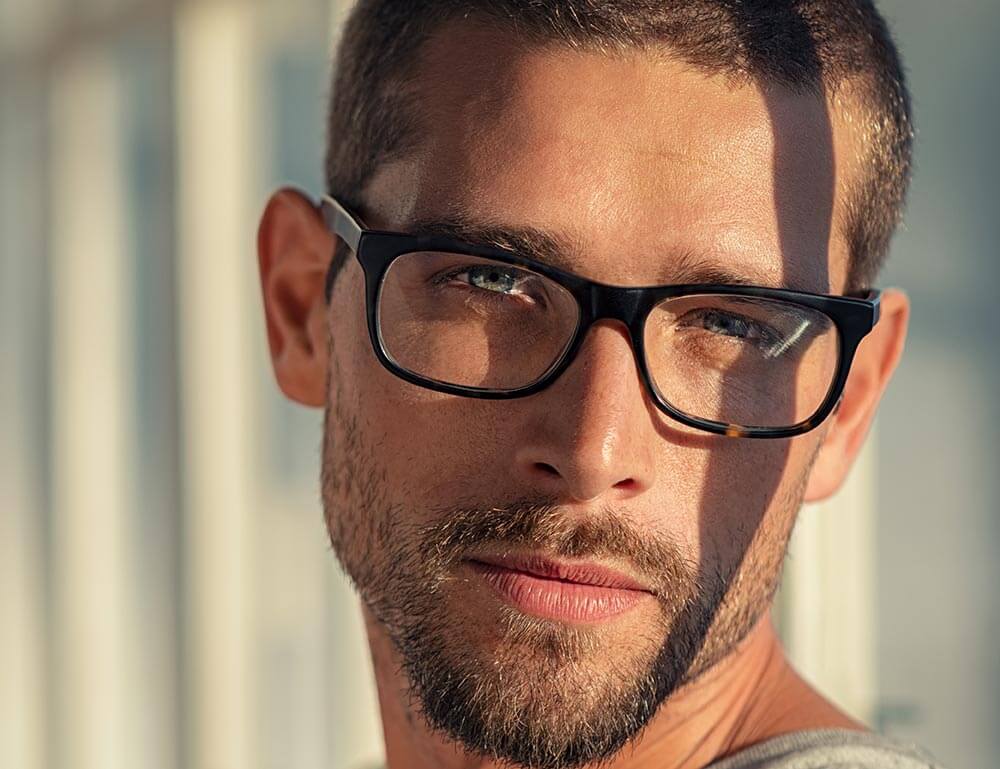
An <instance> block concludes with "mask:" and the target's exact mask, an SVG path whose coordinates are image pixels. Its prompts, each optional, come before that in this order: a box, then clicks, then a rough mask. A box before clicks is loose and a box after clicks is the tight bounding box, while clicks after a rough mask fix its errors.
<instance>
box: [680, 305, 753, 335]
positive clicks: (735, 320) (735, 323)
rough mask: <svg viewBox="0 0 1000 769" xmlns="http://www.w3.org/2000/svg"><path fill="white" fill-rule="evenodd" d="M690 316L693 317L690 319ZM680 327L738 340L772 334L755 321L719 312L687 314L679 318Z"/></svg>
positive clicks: (708, 311) (709, 311)
mask: <svg viewBox="0 0 1000 769" xmlns="http://www.w3.org/2000/svg"><path fill="white" fill-rule="evenodd" d="M692 315H693V316H694V317H690V316H692ZM680 325H681V326H693V327H696V328H703V329H705V330H706V331H711V332H712V333H713V334H721V335H723V336H731V337H736V338H739V339H763V338H766V337H768V336H770V335H771V333H773V332H770V331H769V329H767V328H766V327H765V326H764V325H763V324H761V323H758V322H757V321H755V320H751V319H750V318H747V317H744V316H742V315H736V314H734V313H730V312H722V311H720V310H699V311H695V312H693V313H688V314H687V315H685V316H684V317H683V318H681V322H680Z"/></svg>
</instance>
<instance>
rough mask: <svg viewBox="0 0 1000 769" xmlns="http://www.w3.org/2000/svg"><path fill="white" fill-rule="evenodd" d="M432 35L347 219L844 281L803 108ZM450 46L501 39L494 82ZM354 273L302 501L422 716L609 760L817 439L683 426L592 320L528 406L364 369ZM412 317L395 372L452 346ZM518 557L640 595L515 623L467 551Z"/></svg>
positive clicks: (750, 591) (410, 311)
mask: <svg viewBox="0 0 1000 769" xmlns="http://www.w3.org/2000/svg"><path fill="white" fill-rule="evenodd" d="M449 40H450V41H451V42H450V43H449V45H447V46H445V45H441V44H437V43H434V42H432V43H431V44H430V46H429V48H428V55H427V57H426V59H425V61H424V62H423V65H422V66H423V71H422V73H421V75H422V77H421V82H426V83H428V84H429V85H428V87H427V93H426V99H425V100H424V101H422V105H423V107H424V110H425V113H424V114H423V116H422V117H423V119H424V120H425V123H426V126H425V127H426V134H425V136H424V141H423V142H422V143H421V146H420V148H419V149H418V150H417V151H416V152H414V153H413V154H412V155H411V156H409V157H407V158H404V159H402V160H399V161H396V162H393V163H390V164H387V165H386V166H385V167H384V168H383V169H382V170H381V171H380V172H379V173H377V174H376V177H375V179H374V181H373V182H372V184H371V185H370V187H369V188H368V190H367V191H366V196H365V197H366V200H367V203H366V208H367V209H369V210H370V212H371V213H370V215H368V216H367V219H368V224H369V225H370V226H373V227H378V228H386V229H398V230H401V231H405V230H406V229H407V225H408V223H409V222H411V221H413V220H414V219H416V218H423V219H426V218H429V217H430V218H433V216H434V215H438V214H444V213H447V212H453V211H461V212H462V213H463V215H464V216H467V217H471V218H474V219H479V220H481V221H483V222H488V223H497V222H500V223H505V224H512V225H518V226H530V227H534V228H538V229H539V230H542V231H546V232H553V233H559V234H560V239H561V240H562V241H564V242H572V243H574V244H576V245H577V248H578V253H577V254H576V257H577V258H578V260H580V261H581V262H582V263H583V264H584V265H585V271H586V276H587V277H590V278H592V279H595V280H601V281H603V282H607V283H619V284H626V285H628V284H630V285H642V284H650V283H662V282H668V281H669V280H670V277H669V276H670V275H671V270H672V269H674V267H675V265H676V263H677V260H678V259H680V256H681V255H683V254H690V253H692V252H693V253H698V254H704V255H706V256H705V258H707V259H713V260H717V261H718V262H719V263H720V264H723V265H725V266H726V267H728V268H729V269H730V270H736V271H740V270H745V271H747V272H748V273H749V274H756V275H762V276H765V277H766V278H767V279H768V280H769V281H770V282H771V283H772V284H773V285H795V286H797V287H800V288H803V289H805V290H814V291H825V290H828V289H829V287H830V286H831V285H837V286H839V285H841V284H842V281H843V276H844V274H845V270H846V256H845V247H844V244H843V243H842V242H841V240H840V238H839V236H838V235H837V233H836V232H835V231H833V230H831V224H830V223H831V221H835V219H836V206H835V204H834V201H835V200H836V199H837V197H838V196H835V195H834V191H835V184H836V180H835V178H834V174H833V157H834V155H835V151H836V149H837V147H838V146H839V144H840V143H841V142H842V141H843V140H842V139H841V138H840V137H841V134H840V132H839V129H837V130H834V129H835V128H836V126H831V125H830V123H829V120H828V118H827V116H826V111H825V109H824V105H823V104H822V103H821V102H820V101H818V100H813V99H811V98H810V97H804V96H793V95H790V94H786V93H782V92H778V91H777V90H772V91H771V93H770V94H769V95H768V97H767V98H765V97H764V96H763V95H762V94H761V92H760V91H758V90H757V89H756V88H752V87H746V88H742V89H736V90H734V89H731V88H730V87H729V86H727V84H726V83H725V81H724V80H723V79H722V78H708V77H705V76H704V75H701V74H698V73H695V72H693V71H691V70H689V69H688V68H686V67H684V66H682V65H680V64H678V63H677V62H674V61H671V60H669V59H666V58H659V59H654V58H651V57H644V56H642V55H638V54H636V55H630V56H627V57H624V56H623V57H621V58H615V59H611V58H606V57H603V56H600V55H597V54H591V53H583V52H578V51H577V52H572V51H564V50H536V51H533V52H530V53H526V52H525V51H523V50H515V49H514V48H511V47H510V44H509V43H508V42H505V39H504V38H503V37H502V36H495V35H490V34H488V33H483V32H481V31H480V32H476V31H472V32H470V33H469V34H463V35H462V36H459V37H457V38H456V37H454V36H450V37H449ZM456 41H457V42H456ZM469 57H478V58H479V59H483V58H486V57H496V60H497V61H501V62H504V64H503V66H500V65H498V66H499V68H500V69H501V70H503V72H504V75H505V77H502V78H496V77H495V73H496V71H497V68H495V67H494V68H485V67H484V68H480V69H476V70H470V69H469V68H463V66H462V64H463V62H465V61H468V60H469ZM486 70H489V71H490V72H492V73H494V77H492V78H491V79H489V80H484V79H482V78H480V76H479V75H477V73H478V72H483V71H486ZM456 73H461V74H458V75H456ZM801 147H809V148H810V149H809V151H808V152H802V151H801V150H800V149H799V148H801ZM778 201H795V203H794V205H786V206H781V205H779V203H778ZM359 273H360V271H359V269H358V266H357V265H356V264H351V265H349V266H348V267H347V268H346V271H345V274H344V277H343V278H342V279H341V280H340V281H339V282H338V284H337V288H336V290H335V293H334V297H333V303H332V306H333V310H332V313H333V315H332V317H333V319H334V320H333V323H334V327H333V333H332V340H331V361H332V370H331V376H330V383H329V398H330V403H329V408H328V411H327V424H326V433H325V443H324V484H323V498H324V504H325V508H326V515H327V522H328V526H329V528H330V533H331V539H332V542H333V545H334V548H335V550H336V552H337V555H338V557H339V558H340V560H341V562H342V564H343V565H344V568H345V570H346V571H347V573H348V574H349V575H350V576H351V578H352V579H353V580H354V582H355V583H356V585H357V586H358V588H359V590H360V592H361V594H362V597H363V598H364V600H365V602H366V604H367V605H368V607H369V608H370V609H371V610H372V612H373V614H374V615H375V616H376V618H377V619H378V621H379V623H380V627H381V632H384V633H385V634H386V635H387V636H388V637H389V638H390V639H391V641H392V643H393V645H394V647H395V649H396V652H397V653H398V655H399V657H400V660H401V663H402V666H403V668H404V670H405V672H406V675H407V679H408V682H409V686H410V687H411V689H412V691H413V693H414V694H415V695H416V701H417V703H418V704H419V707H420V709H421V711H422V712H423V714H424V715H425V717H426V718H427V720H428V721H429V722H430V723H431V725H433V726H435V727H437V728H439V729H441V730H443V731H444V732H446V733H447V734H449V735H450V736H452V737H454V738H456V739H458V740H459V741H461V742H462V743H463V744H464V745H465V746H466V747H467V748H468V749H470V750H472V751H476V752H479V753H482V754H484V755H492V756H494V757H502V758H506V759H508V760H512V761H515V762H517V763H522V764H525V765H533V766H540V767H553V768H554V767H564V766H572V765H576V764H580V763H584V762H587V761H592V760H594V759H597V758H600V757H604V756H608V755H611V754H612V753H614V752H615V751H616V750H618V749H619V748H620V747H621V746H622V745H623V744H624V743H625V742H626V741H628V740H629V739H631V738H632V737H634V736H635V735H636V734H637V733H638V732H639V731H640V730H641V729H642V727H643V726H644V725H645V724H646V723H647V722H648V720H649V719H650V718H651V717H652V716H653V714H654V713H655V711H656V709H657V707H658V706H659V705H660V703H662V702H663V701H664V700H665V699H666V698H668V697H669V696H670V694H671V693H672V692H673V691H675V690H676V689H677V688H678V687H679V686H681V685H682V684H683V683H685V682H686V681H689V680H692V679H693V678H695V677H696V676H697V675H699V674H701V673H703V672H704V671H705V670H706V669H708V668H709V667H710V666H712V665H713V664H715V663H717V662H718V661H719V660H721V659H722V658H724V657H725V656H726V655H727V654H728V653H730V652H731V650H732V649H733V647H734V646H735V644H737V642H739V641H740V640H741V639H742V638H743V637H745V635H746V634H747V632H748V631H749V630H750V628H751V627H752V626H753V624H754V623H755V622H756V621H757V619H759V617H760V616H761V614H762V613H763V612H765V611H766V610H767V608H768V607H769V603H770V598H771V595H772V593H773V590H774V588H775V586H776V584H777V580H778V576H779V571H780V564H781V561H782V557H783V554H784V548H785V545H786V542H787V537H788V534H789V532H790V529H791V525H792V523H793V520H794V515H795V512H796V511H797V509H798V507H799V505H800V503H801V499H802V493H803V484H804V481H805V479H806V477H807V473H808V470H809V466H810V462H811V461H812V459H813V457H814V456H815V451H816V448H817V446H818V445H819V441H820V439H821V437H822V431H821V430H820V431H816V432H815V433H812V434H807V435H805V436H801V437H799V438H795V439H792V440H777V441H749V440H733V439H727V438H723V437H718V436H709V435H707V434H697V433H694V432H693V431H691V430H687V429H681V428H679V426H678V425H677V424H675V423H672V422H670V420H668V419H667V418H666V417H665V416H664V415H663V414H661V413H660V412H658V411H657V410H656V409H655V407H653V406H652V404H651V403H650V402H649V400H648V395H647V394H646V393H645V391H644V389H643V386H642V383H641V382H640V381H639V378H638V374H637V372H636V369H635V365H634V359H633V358H632V353H631V350H630V349H629V347H628V345H627V343H625V341H624V335H623V334H622V333H621V330H620V329H616V328H614V327H612V326H609V325H607V324H599V326H598V327H595V329H593V333H592V334H591V335H590V337H589V338H588V340H587V342H585V344H584V347H583V348H582V349H581V352H580V357H579V358H578V359H577V360H576V361H575V362H574V364H573V365H572V366H571V367H570V368H569V369H568V370H567V371H566V372H565V373H564V374H563V376H562V377H561V378H560V379H559V380H558V381H557V382H555V383H554V384H553V385H552V386H551V387H550V388H548V389H547V390H544V391H543V392H541V393H538V394H536V395H533V396H531V397H528V398H524V399H518V400H511V401H488V400H473V399H467V398H459V397H454V396H447V395H442V394H441V393H434V392H431V391H428V390H423V389H421V388H418V387H415V386H413V385H410V384H408V383H406V382H403V381H401V380H399V379H397V378H396V377H393V376H392V375H391V374H389V373H388V372H386V371H385V370H384V369H382V368H381V367H380V366H379V365H378V363H377V361H375V360H374V357H373V355H372V351H371V347H370V343H369V340H368V338H367V336H366V331H365V326H364V311H363V307H362V306H361V305H362V304H363V301H362V297H363V290H362V286H361V276H360V274H359ZM404 277H405V275H404ZM494 279H499V278H496V277H495V276H494ZM398 286H405V283H399V284H397V288H396V289H394V290H397V294H398V295H395V296H394V298H393V301H394V302H395V304H394V305H393V307H395V308H396V311H398V317H402V318H404V319H412V318H413V317H415V314H416V313H417V312H418V311H419V312H420V313H422V316H421V317H424V316H426V317H430V318H436V317H438V316H441V317H444V315H447V314H448V312H449V311H451V312H452V314H454V312H455V311H457V305H456V307H451V308H450V310H449V306H448V305H444V304H437V305H434V306H427V307H417V308H415V307H414V306H413V304H412V301H411V300H410V298H409V297H408V296H407V295H406V294H405V293H403V292H402V290H401V289H399V288H398ZM339 308H344V309H339ZM464 309H465V310H467V309H468V308H467V307H465V308H464ZM466 317H471V316H466ZM470 323H471V321H470ZM411 325H412V324H411ZM407 328H408V327H407V326H405V325H400V326H398V327H397V331H396V332H397V333H398V338H396V339H394V340H393V341H394V342H395V343H396V344H397V345H398V348H399V349H404V350H406V349H409V350H413V349H419V350H420V351H421V354H422V355H425V356H437V357H433V360H431V357H427V358H425V359H419V360H417V363H418V364H420V365H428V366H429V365H431V364H432V363H433V362H434V361H440V360H448V361H451V360H453V359H454V358H455V354H454V353H455V347H456V345H458V346H459V347H460V343H459V342H456V343H455V344H454V345H450V346H447V349H444V350H442V349H440V344H443V342H442V341H441V340H440V339H439V340H437V341H436V344H437V345H438V346H435V343H432V342H431V341H428V342H427V343H421V345H419V346H418V345H417V344H416V342H417V341H419V339H418V336H415V335H414V334H415V333H416V332H412V333H411V332H409V331H407V330H406V329H407ZM470 328H472V331H476V332H477V333H479V334H480V335H482V334H485V333H486V332H487V329H484V328H483V327H482V326H481V325H480V326H475V324H472V325H471V326H470ZM472 331H470V333H472ZM562 331H563V330H561V329H558V328H556V329H555V330H554V331H553V334H554V336H553V338H554V339H555V338H556V337H558V334H559V333H562ZM494 332H495V330H494ZM557 332H558V333H557ZM449 338H450V337H449ZM445 341H447V340H445ZM557 341H558V340H557ZM553 344H554V345H555V342H553ZM445 353H447V356H446V355H445ZM725 353H727V350H722V349H718V350H716V354H717V355H719V356H721V355H723V354H725ZM472 354H473V353H471V352H470V355H472ZM547 354H548V353H547ZM465 363H466V365H467V367H468V371H469V372H473V373H470V374H469V376H473V375H474V373H475V372H480V374H479V375H484V374H482V372H483V371H484V370H485V368H484V365H483V364H482V362H479V363H477V361H476V360H475V358H474V357H470V358H468V359H467V360H466V361H465ZM449 365H450V364H449ZM680 373H683V372H680ZM664 376H666V374H664ZM675 386H676V387H680V384H678V383H675ZM706 387H707V385H706ZM691 397H692V399H694V398H702V402H708V401H709V400H711V393H700V394H699V393H694V392H693V391H692V394H691ZM706 399H707V400H706ZM715 405H716V407H718V408H720V409H722V408H733V407H734V406H733V404H724V403H718V404H715ZM737 405H738V404H737ZM788 408H794V406H793V405H789V406H788ZM584 488H586V489H588V490H590V491H591V492H592V491H593V490H594V489H596V492H597V493H596V496H595V495H594V494H590V495H589V496H583V495H582V492H581V491H580V489H584ZM523 550H530V551H532V552H541V553H545V554H548V555H550V556H556V555H561V556H565V557H574V558H587V559H592V560H599V561H601V562H602V563H603V562H606V563H609V564H613V565H615V566H616V567H617V568H619V569H621V570H622V571H624V572H626V573H628V574H630V575H632V576H635V577H637V578H638V577H641V578H642V579H643V580H644V582H645V583H646V584H649V585H651V586H653V590H652V593H651V595H650V596H649V600H643V601H640V602H639V603H637V604H636V605H635V607H634V608H632V609H630V610H629V611H626V612H624V613H622V614H620V615H619V616H615V617H612V618H610V619H607V620H604V621H601V622H597V623H591V624H586V623H585V624H571V623H564V622H560V621H557V620H552V619H544V618H539V617H537V616H532V615H530V614H528V613H525V612H523V611H521V610H519V609H517V608H514V607H512V606H511V605H510V604H509V603H505V602H504V601H503V600H501V599H500V598H498V596H497V593H496V591H494V590H492V589H491V588H490V586H489V585H488V584H486V583H485V582H484V580H483V578H482V577H481V576H480V575H479V573H477V572H476V571H474V570H471V569H470V568H469V565H468V560H467V559H468V558H469V557H470V556H471V555H474V554H476V553H480V552H485V551H493V552H496V551H503V552H515V551H523Z"/></svg>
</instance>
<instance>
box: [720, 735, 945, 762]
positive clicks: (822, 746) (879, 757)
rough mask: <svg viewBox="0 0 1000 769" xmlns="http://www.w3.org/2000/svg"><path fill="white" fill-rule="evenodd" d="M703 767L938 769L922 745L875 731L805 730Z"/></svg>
mask: <svg viewBox="0 0 1000 769" xmlns="http://www.w3.org/2000/svg"><path fill="white" fill-rule="evenodd" d="M705 769H942V767H941V764H940V763H939V762H938V760H937V759H936V758H934V756H932V755H931V754H930V753H929V752H927V750H926V749H925V748H922V747H920V746H919V745H917V744H915V743H912V742H903V741H901V740H896V739H893V738H891V737H886V736H885V735H883V734H879V733H877V732H860V731H855V730H851V729H807V730H805V731H800V732H789V733H788V734H782V735H779V736H777V737H772V738H771V739H769V740H764V741H763V742H758V743H757V744H756V745H751V746H750V747H748V748H746V749H745V750H741V751H739V752H738V753H733V754H732V755H729V756H726V757H725V758H722V759H719V760H718V761H715V762H713V763H711V764H709V765H708V766H707V767H705Z"/></svg>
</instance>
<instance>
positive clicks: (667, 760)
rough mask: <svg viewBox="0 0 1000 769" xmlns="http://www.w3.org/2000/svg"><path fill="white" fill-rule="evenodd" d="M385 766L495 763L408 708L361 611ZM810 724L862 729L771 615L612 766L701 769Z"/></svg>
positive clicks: (396, 674)
mask: <svg viewBox="0 0 1000 769" xmlns="http://www.w3.org/2000/svg"><path fill="white" fill-rule="evenodd" d="M365 622H366V626H367V630H368V639H369V644H370V647H371V652H372V660H373V664H374V670H375V680H376V685H377V687H378V694H379V706H380V711H381V716H382V727H383V732H384V738H385V749H386V761H387V767H388V769H492V768H493V767H499V766H500V764H499V763H497V762H495V761H492V760H490V759H488V758H483V757H480V756H476V755H470V754H468V753H466V752H465V751H463V750H462V749H461V747H460V746H459V745H457V744H456V743H455V742H453V741H451V740H449V739H448V738H446V737H445V736H443V735H441V734H440V733H438V732H436V731H433V730H431V729H430V728H429V727H428V725H427V724H426V722H425V721H424V720H423V719H422V718H421V716H420V715H419V713H417V712H414V711H413V709H412V708H411V707H410V700H409V697H408V692H407V685H406V681H405V678H404V676H403V674H402V672H401V670H400V665H399V663H398V659H397V657H396V655H395V651H394V649H393V648H392V645H391V642H390V641H389V640H388V638H387V637H386V635H385V634H384V632H383V631H382V629H381V627H380V626H378V624H377V623H376V622H375V621H374V619H373V618H372V617H371V615H370V614H369V613H368V612H367V610H366V611H365ZM810 726H817V727H818V726H842V727H846V728H864V727H863V726H861V725H860V724H857V723H856V722H853V721H851V720H850V719H848V718H847V717H846V716H844V715H843V714H842V713H840V712H839V711H836V709H835V708H833V707H832V706H830V705H829V703H826V702H825V701H824V700H823V699H822V698H821V697H820V696H819V695H818V694H816V693H815V692H814V691H813V690H812V689H810V688H809V687H808V685H806V684H805V682H804V681H802V679H800V678H799V677H798V676H797V675H796V674H795V672H794V670H793V669H792V668H791V666H790V665H789V663H788V661H787V659H786V657H785V654H784V650H783V649H782V647H781V644H780V641H779V639H778V638H777V635H776V633H775V631H774V626H773V624H772V623H771V618H770V616H769V613H767V612H765V615H764V616H763V617H762V618H761V620H760V621H759V622H758V623H757V625H756V626H755V627H754V629H753V630H752V631H751V632H750V634H748V635H747V637H746V638H744V639H743V641H742V642H741V643H740V644H739V645H738V646H737V647H736V648H735V649H734V650H733V652H732V653H731V654H730V655H729V656H728V657H726V658H725V659H724V660H722V661H721V662H719V663H718V664H717V665H715V666H714V667H712V668H711V669H710V670H708V671H706V672H705V673H704V674H703V675H702V676H700V677H699V678H698V679H696V680H695V681H693V682H691V683H689V684H687V685H686V686H684V687H682V688H681V689H678V690H677V691H676V692H675V693H674V694H673V695H671V697H670V698H669V699H668V700H667V701H666V702H665V703H664V704H663V705H662V706H661V707H660V709H659V710H658V711H657V714H656V716H654V718H653V719H652V720H651V721H650V722H649V724H648V725H647V727H646V729H644V730H643V732H642V733H641V735H640V736H639V737H638V739H637V740H636V741H635V742H634V743H633V744H632V746H630V747H626V748H625V749H624V750H622V751H621V752H620V753H619V755H618V756H616V757H615V758H614V759H612V760H611V761H610V762H608V763H607V764H605V766H607V767H609V769H647V768H649V769H651V768H652V767H656V768H657V769H701V767H704V766H705V765H707V764H710V763H711V762H712V761H715V760H717V759H719V758H721V757H723V756H726V755H728V754H730V753H733V752H736V751H738V750H740V749H742V748H744V747H747V746H749V745H751V744H753V743H755V742H759V741H761V740H763V739H766V738H768V737H771V736H775V735H777V734H782V733H785V732H787V731H794V730H795V729H798V728H807V727H810Z"/></svg>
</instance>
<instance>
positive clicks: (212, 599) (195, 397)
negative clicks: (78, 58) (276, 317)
mask: <svg viewBox="0 0 1000 769" xmlns="http://www.w3.org/2000/svg"><path fill="white" fill-rule="evenodd" d="M252 12H253V9H252V8H251V7H250V6H248V5H246V4H240V3H230V2H219V3H216V2H192V3H189V4H186V5H183V6H181V7H180V9H179V12H178V18H177V25H176V55H177V59H176V83H177V132H178V169H177V183H178V189H177V205H178V215H179V236H178V247H179V254H178V270H179V280H178V307H179V311H178V316H179V324H180V329H179V334H178V337H179V339H180V377H181V388H180V392H181V414H182V416H181V419H182V431H181V432H182V468H181V474H182V478H183V486H184V488H183V493H182V499H183V501H184V502H183V504H184V529H185V532H184V552H185V556H184V570H185V574H184V582H185V593H184V599H183V601H184V605H185V612H184V615H185V616H184V622H185V632H186V637H185V643H184V647H185V652H186V657H185V667H186V671H185V680H184V686H183V689H182V692H183V695H182V696H183V697H184V701H183V703H182V712H183V713H184V716H185V719H186V723H185V725H184V728H185V730H186V735H187V752H188V755H187V756H186V757H185V758H184V759H183V763H184V766H185V769H252V767H254V766H256V765H257V762H256V755H255V751H254V750H252V748H251V739H252V736H253V733H254V724H253V714H254V713H255V711H256V708H255V686H254V684H255V676H254V662H255V660H254V658H253V657H254V650H253V644H252V607H253V603H254V595H253V591H252V590H251V579H252V576H253V571H254V569H253V557H252V549H253V541H252V506H253V504H254V502H255V500H256V497H257V493H256V488H255V480H256V472H255V470H254V467H253V461H254V459H255V454H254V450H253V447H254V446H255V445H256V443H257V441H258V436H257V431H256V423H255V415H254V411H255V407H254V404H253V399H252V397H251V394H252V388H251V387H250V384H251V383H252V382H253V381H255V376H254V373H253V368H252V365H251V364H252V356H251V350H250V346H249V345H250V335H249V333H248V327H249V326H250V325H251V324H254V323H258V322H259V319H258V317H257V313H258V308H257V304H258V302H257V299H256V294H255V293H252V292H251V290H250V287H251V286H252V284H253V281H254V273H255V267H254V265H255V257H254V239H253V233H254V231H255V227H254V221H253V217H252V213H253V212H251V211H250V202H251V201H252V200H253V197H252V193H253V188H252V184H253V181H254V179H253V176H252V174H251V170H252V169H253V168H254V163H255V161H254V152H253V145H252V143H251V137H250V135H249V133H248V127H249V126H250V125H251V124H252V123H253V121H254V119H255V116H254V114H253V110H252V107H251V102H252V80H253V71H254V60H253V55H252V54H253V51H252V43H253V40H252V24H251V20H252Z"/></svg>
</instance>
